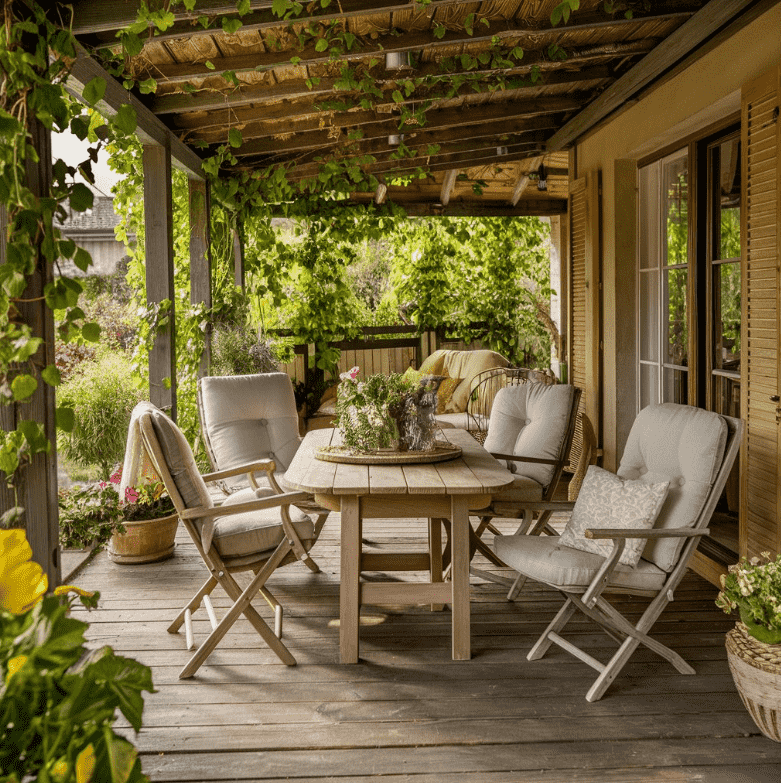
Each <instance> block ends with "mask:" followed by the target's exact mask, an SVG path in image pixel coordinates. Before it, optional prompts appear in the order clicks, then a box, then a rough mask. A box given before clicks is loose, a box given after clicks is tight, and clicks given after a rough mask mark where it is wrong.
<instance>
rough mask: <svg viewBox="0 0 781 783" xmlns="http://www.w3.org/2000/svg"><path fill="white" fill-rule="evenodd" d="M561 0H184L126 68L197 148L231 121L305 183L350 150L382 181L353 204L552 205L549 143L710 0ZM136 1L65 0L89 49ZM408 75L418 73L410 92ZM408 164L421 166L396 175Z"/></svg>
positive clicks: (242, 156)
mask: <svg viewBox="0 0 781 783" xmlns="http://www.w3.org/2000/svg"><path fill="white" fill-rule="evenodd" d="M558 2H559V0H483V1H482V2H473V1H472V2H467V0H431V2H428V3H423V2H416V1H415V0H407V2H398V1H397V2H393V1H392V0H363V2H360V1H359V0H340V1H339V2H337V1H336V0H334V2H331V3H330V5H328V7H327V8H325V9H323V8H322V3H321V2H320V1H319V0H318V2H313V3H311V4H309V5H307V4H303V7H302V12H301V14H300V16H299V17H298V18H296V19H295V20H294V21H288V20H282V19H279V18H278V17H277V16H275V15H274V13H273V12H272V8H271V6H272V3H271V2H270V1H269V0H252V2H250V8H251V11H250V13H249V14H245V15H244V16H243V17H238V16H237V14H236V5H235V3H231V2H227V1H226V0H199V2H198V3H197V4H196V9H195V11H194V12H186V11H185V10H184V9H183V7H182V5H181V4H180V5H179V8H178V10H177V11H175V14H176V21H175V23H174V24H173V25H172V26H171V27H170V28H169V29H168V30H166V31H165V32H164V33H162V34H158V35H155V36H152V37H147V38H145V43H144V46H143V50H142V51H141V52H140V54H138V55H137V56H135V57H133V58H131V59H130V60H129V68H130V70H131V71H132V73H133V74H134V75H135V76H136V78H137V79H138V80H139V81H141V80H144V79H149V78H152V79H154V80H155V81H156V83H157V86H156V88H155V91H154V92H153V94H151V95H142V94H138V98H139V99H140V100H141V101H142V102H143V103H144V104H145V105H146V106H147V107H148V108H149V109H150V110H151V111H152V112H153V113H154V114H155V115H157V117H158V118H159V119H160V120H161V121H162V122H163V123H164V124H165V125H166V126H167V127H168V128H170V129H171V130H172V131H173V132H174V133H175V134H176V135H177V136H178V137H179V138H180V139H181V140H182V141H183V142H184V143H185V144H187V145H188V146H190V147H191V148H193V149H196V150H198V152H199V154H201V155H204V154H206V153H207V152H208V151H209V150H213V149H215V148H216V146H217V145H219V144H224V143H226V142H227V141H228V133H229V131H230V130H231V129H233V128H235V129H238V130H240V131H241V134H242V138H243V142H242V144H241V146H240V147H238V148H237V149H235V150H234V154H235V155H236V157H237V159H238V164H237V167H238V168H243V169H266V168H267V167H269V166H284V167H285V168H286V170H287V171H288V177H289V178H290V179H291V180H300V179H304V178H310V177H313V176H316V175H317V172H318V171H319V169H320V166H321V165H322V164H323V161H327V160H340V159H345V158H354V157H355V156H361V159H362V160H363V161H364V163H363V164H362V165H363V168H364V169H365V170H367V171H369V172H371V173H372V174H373V175H374V176H375V177H376V179H377V181H378V183H380V184H379V186H378V187H377V189H376V190H375V191H373V192H371V193H355V194H353V197H352V198H353V200H354V201H356V202H366V201H370V200H375V201H377V202H381V201H383V200H392V201H395V202H398V203H400V204H403V205H404V206H405V207H406V208H407V209H408V210H409V211H411V212H413V213H418V214H426V213H429V214H436V213H449V214H459V213H460V214H464V213H469V212H470V211H471V212H472V213H482V214H556V213H560V212H562V211H564V210H565V209H566V196H567V182H568V178H567V159H568V155H567V153H566V151H565V150H560V149H559V150H556V151H552V150H550V149H548V147H547V146H546V145H547V142H548V140H549V139H550V138H551V137H552V136H554V134H556V133H557V131H559V130H560V129H561V128H562V127H563V126H564V125H566V124H567V123H568V122H569V121H570V120H571V119H572V118H573V117H576V116H577V115H578V114H579V113H580V112H581V111H582V110H583V109H584V108H586V107H588V106H589V105H590V104H591V103H592V102H593V101H594V100H595V99H597V98H598V97H599V96H600V95H602V94H603V93H604V91H605V90H606V89H608V88H609V87H610V85H611V84H613V83H614V82H615V81H616V80H617V79H619V78H620V77H621V76H622V75H624V74H626V73H627V72H629V71H630V70H631V69H632V68H633V67H634V66H635V65H636V64H637V63H639V62H640V61H641V60H642V59H643V58H644V57H646V56H647V55H648V54H649V53H650V52H652V51H653V50H654V49H655V47H657V46H659V44H660V43H662V42H664V41H665V39H667V38H668V37H669V36H670V35H671V34H672V33H674V31H676V30H677V29H678V28H680V27H681V26H682V25H684V24H685V23H686V22H687V21H688V20H690V19H691V18H692V16H693V15H694V14H695V13H697V12H698V11H699V10H700V9H702V8H703V7H704V6H705V5H706V2H705V0H662V1H661V2H652V3H643V2H630V3H628V5H629V6H630V7H632V8H633V9H635V10H634V13H633V16H632V18H631V19H626V18H625V17H624V15H623V13H617V14H615V15H613V16H611V15H609V14H608V13H606V12H605V10H604V3H603V2H602V0H581V3H580V9H579V10H578V12H577V13H575V14H574V15H573V17H572V18H571V19H570V21H569V22H568V23H567V24H560V25H558V26H556V27H552V26H551V23H550V15H551V11H552V10H553V8H554V7H555V6H556V5H557V4H558ZM138 5H139V3H137V2H134V1H133V0H113V1H112V2H108V1H104V2H95V0H74V1H73V11H74V13H73V30H74V32H75V34H76V36H77V38H78V39H79V41H80V42H81V43H82V44H83V45H84V47H85V48H86V49H87V50H88V51H94V50H101V49H107V48H112V47H113V48H115V49H116V45H117V38H116V34H117V31H118V30H119V29H121V28H122V27H123V26H124V25H126V24H128V23H130V22H132V21H134V20H135V17H136V11H137V7H138ZM619 5H620V4H619ZM624 5H627V4H624ZM711 5H712V3H711ZM647 8H650V10H646V9H647ZM204 16H205V17H206V18H207V21H206V27H205V28H204V26H203V17H204ZM198 17H201V21H200V22H199V21H198ZM233 18H237V19H238V18H241V20H242V26H241V27H240V29H238V30H237V31H236V32H235V33H233V34H228V33H226V32H224V30H223V27H222V25H223V19H228V20H230V19H233ZM329 25H335V26H336V28H335V29H336V30H337V31H338V32H346V33H349V34H351V35H352V36H355V38H354V42H353V45H352V48H351V49H350V50H349V51H344V52H341V53H338V52H336V53H335V52H333V51H332V52H329V51H328V50H326V51H324V52H321V51H318V50H317V47H316V46H315V43H316V40H317V36H318V35H321V31H322V30H323V29H324V28H325V27H328V26H329ZM307 30H308V31H310V33H313V34H314V37H313V36H312V35H311V34H307ZM301 40H303V44H302V43H301ZM515 47H520V48H522V50H523V57H522V59H520V60H514V61H512V62H509V63H505V64H502V65H501V66H497V65H496V64H495V62H494V63H492V62H490V61H489V62H486V63H481V62H479V61H478V63H477V65H476V66H475V65H474V62H473V61H472V62H469V61H468V60H469V58H479V57H480V55H481V54H482V55H485V54H490V53H491V51H494V52H495V51H502V52H504V53H506V52H509V51H510V50H512V49H514V48H515ZM391 53H409V54H410V56H411V60H412V66H411V67H407V68H402V69H398V68H393V67H386V63H387V61H386V56H388V55H389V54H391ZM558 53H563V54H564V55H565V56H564V57H560V56H559V54H558ZM484 59H485V57H484ZM346 67H349V68H350V69H351V70H352V73H353V74H357V75H358V77H360V76H361V75H370V76H371V77H372V81H373V84H374V86H375V87H376V89H377V92H378V94H377V95H376V97H374V98H372V100H371V102H370V103H366V102H364V103H363V105H362V104H361V98H362V97H364V96H362V95H361V94H360V93H359V92H358V91H356V90H355V89H351V88H350V86H349V85H348V84H346V80H345V78H344V69H345V68H346ZM443 74H444V75H448V76H453V75H454V76H456V77H462V78H463V83H461V84H455V85H452V82H451V85H452V89H450V90H449V92H448V93H447V94H446V91H445V90H444V89H443V87H442V85H441V83H440V84H439V85H436V84H435V83H434V77H438V76H441V75H443ZM407 79H426V80H427V81H426V82H425V83H423V84H420V85H418V86H417V87H416V89H415V90H414V91H413V92H412V93H411V94H409V95H407V94H406V92H404V81H405V80H407ZM398 90H401V91H402V92H404V95H403V96H401V101H399V98H400V96H399V94H398V92H397V91H398ZM394 92H396V95H394ZM402 105H404V106H406V107H407V108H408V109H412V110H413V111H418V110H421V109H425V112H424V115H425V116H424V119H423V121H422V122H415V121H412V122H406V123H404V122H402V123H401V124H400V116H399V115H400V110H401V106H402ZM399 134H403V136H404V144H405V145H406V146H407V147H408V148H409V149H410V150H412V151H414V152H415V157H404V158H401V159H399V158H398V147H397V146H396V145H394V144H393V142H392V138H391V137H393V136H396V135H399ZM540 163H543V164H544V165H545V167H546V168H547V169H548V180H547V182H548V185H547V190H545V191H541V190H539V189H538V186H537V180H536V172H537V170H538V167H539V165H540ZM419 166H422V167H424V169H425V170H426V172H427V176H425V177H424V178H415V179H411V178H410V177H407V179H411V181H410V182H409V183H408V184H406V186H401V185H399V184H394V178H396V179H398V178H399V177H400V176H403V175H405V174H406V175H409V174H411V173H412V172H413V171H414V170H415V169H416V168H417V167H419Z"/></svg>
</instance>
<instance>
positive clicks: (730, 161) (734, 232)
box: [719, 138, 740, 259]
mask: <svg viewBox="0 0 781 783" xmlns="http://www.w3.org/2000/svg"><path fill="white" fill-rule="evenodd" d="M719 162H720V175H719V210H720V243H719V246H720V250H719V258H724V259H726V258H740V139H737V138H736V139H730V140H729V141H725V142H724V143H723V144H721V145H719Z"/></svg>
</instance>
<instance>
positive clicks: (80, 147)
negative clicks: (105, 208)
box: [52, 131, 121, 196]
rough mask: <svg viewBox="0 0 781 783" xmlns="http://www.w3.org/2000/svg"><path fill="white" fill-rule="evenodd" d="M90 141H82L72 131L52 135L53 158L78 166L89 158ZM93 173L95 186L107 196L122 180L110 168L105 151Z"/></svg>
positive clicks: (93, 167) (95, 165) (100, 155)
mask: <svg viewBox="0 0 781 783" xmlns="http://www.w3.org/2000/svg"><path fill="white" fill-rule="evenodd" d="M88 149H89V142H88V141H81V140H80V139H78V138H77V137H76V136H74V135H73V134H72V133H71V132H70V131H65V132H64V133H52V156H53V158H54V160H57V158H61V159H62V160H64V161H65V163H67V164H68V165H69V166H77V165H78V164H79V163H81V162H82V161H84V160H86V159H87V157H88V154H87V150H88ZM92 173H93V174H94V175H95V185H96V186H97V188H98V189H99V190H101V191H103V193H105V194H106V195H107V196H110V195H111V188H112V187H113V186H114V185H115V184H116V183H117V182H118V181H119V180H120V179H121V177H120V175H119V174H117V173H115V172H113V171H112V170H111V169H110V168H109V166H108V155H107V153H106V151H105V150H104V149H101V151H100V153H99V154H98V162H97V163H96V164H93V165H92Z"/></svg>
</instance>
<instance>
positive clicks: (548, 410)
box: [485, 383, 575, 487]
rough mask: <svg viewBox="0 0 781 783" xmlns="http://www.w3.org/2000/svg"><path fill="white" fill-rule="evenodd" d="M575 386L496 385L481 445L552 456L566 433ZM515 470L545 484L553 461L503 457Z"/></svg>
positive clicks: (498, 451)
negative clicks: (536, 462)
mask: <svg viewBox="0 0 781 783" xmlns="http://www.w3.org/2000/svg"><path fill="white" fill-rule="evenodd" d="M574 394H575V387H574V386H570V385H569V384H563V383H562V384H554V385H548V384H544V383H524V384H521V385H520V386H507V387H505V388H504V389H500V390H499V391H498V392H497V394H496V397H495V398H494V404H493V408H492V409H491V420H490V423H489V426H488V435H487V437H486V439H485V448H486V450H487V451H489V452H491V453H494V454H514V455H515V456H518V457H537V458H540V459H556V458H557V457H558V456H559V453H560V451H561V447H562V444H563V442H564V439H565V437H566V435H567V426H568V424H569V420H570V412H571V410H572V400H573V396H574ZM507 468H508V470H509V471H510V472H511V473H517V474H521V475H524V476H528V477H529V478H531V479H533V480H534V481H536V482H537V483H538V484H540V485H541V486H543V487H547V486H548V484H550V482H551V479H552V478H553V473H554V470H555V467H554V466H553V465H537V464H533V463H523V462H510V461H509V460H508V461H507Z"/></svg>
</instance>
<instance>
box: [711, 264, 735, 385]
mask: <svg viewBox="0 0 781 783" xmlns="http://www.w3.org/2000/svg"><path fill="white" fill-rule="evenodd" d="M713 324H714V329H715V334H714V343H715V344H714V355H713V366H714V367H715V368H716V369H719V370H734V371H735V372H737V371H739V370H740V262H735V263H732V264H717V265H716V266H714V267H713Z"/></svg>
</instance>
